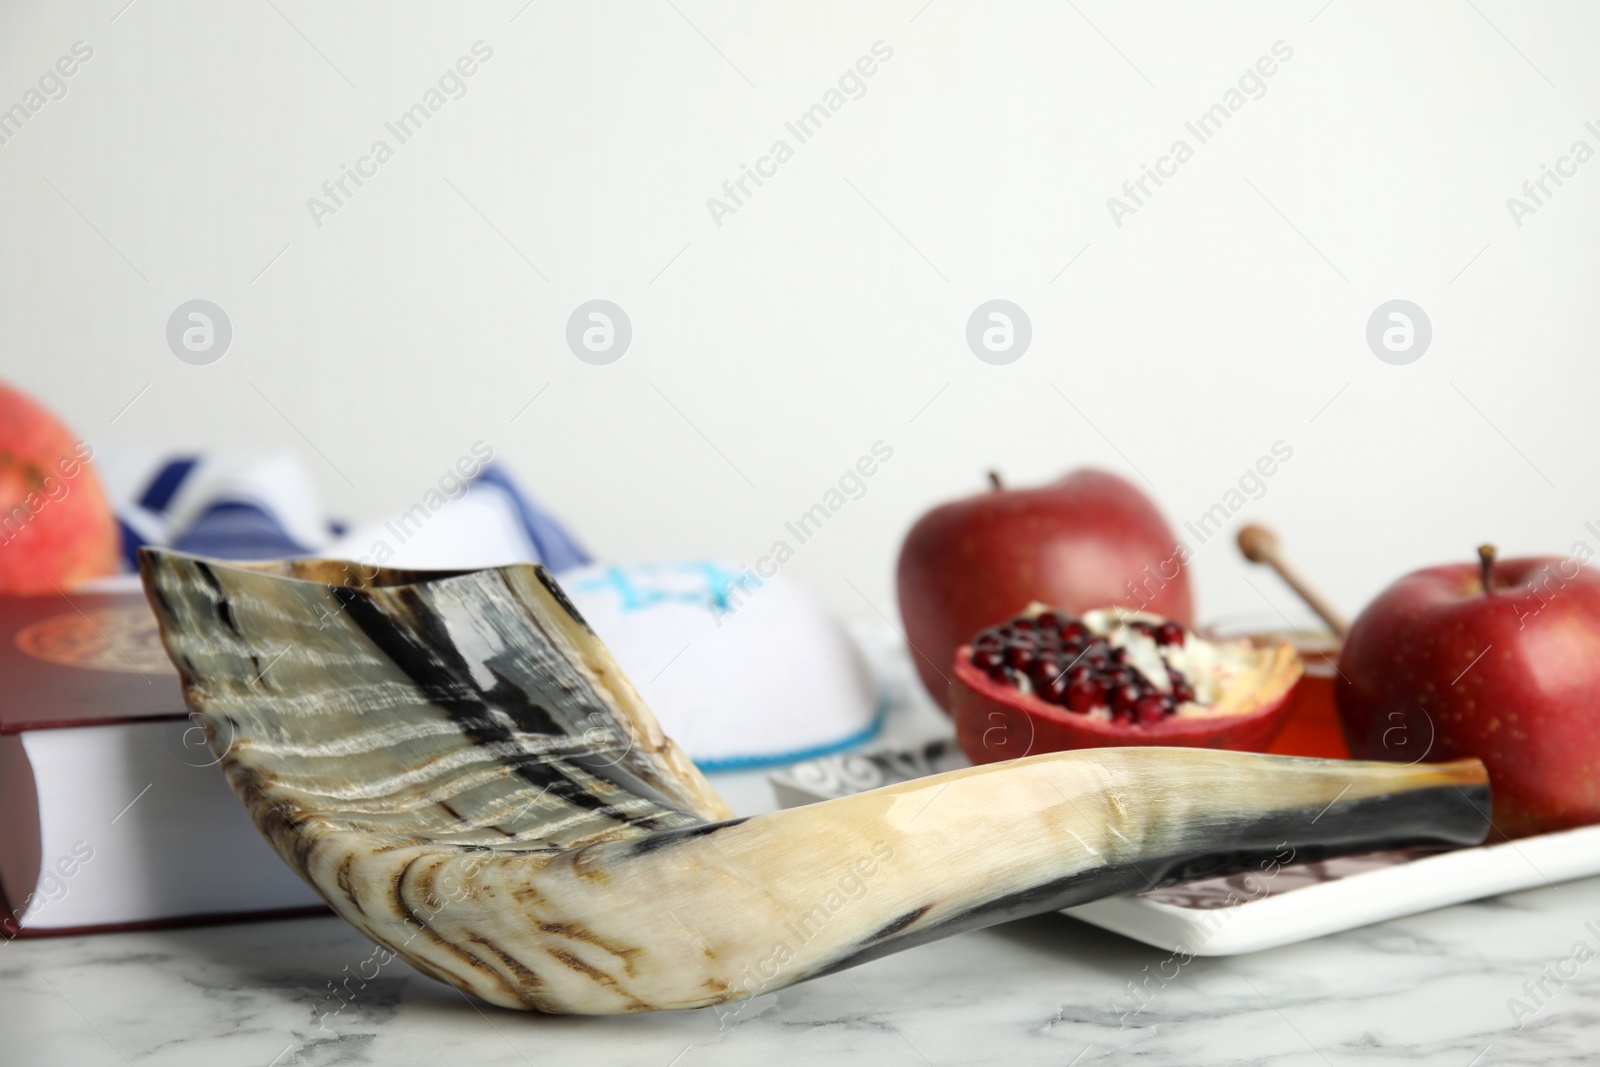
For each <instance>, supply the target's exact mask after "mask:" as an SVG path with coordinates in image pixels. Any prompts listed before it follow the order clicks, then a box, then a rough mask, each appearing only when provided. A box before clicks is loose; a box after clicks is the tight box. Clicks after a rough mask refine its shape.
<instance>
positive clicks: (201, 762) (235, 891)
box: [0, 592, 326, 939]
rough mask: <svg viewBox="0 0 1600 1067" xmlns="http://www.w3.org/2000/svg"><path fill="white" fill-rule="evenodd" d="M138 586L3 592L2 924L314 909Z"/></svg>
mask: <svg viewBox="0 0 1600 1067" xmlns="http://www.w3.org/2000/svg"><path fill="white" fill-rule="evenodd" d="M216 763H217V760H216V757H214V756H213V755H212V754H211V751H210V749H209V748H208V747H207V745H206V742H205V737H204V733H203V731H202V730H201V729H200V727H199V726H198V725H196V723H195V722H194V721H192V720H191V719H190V717H189V713H188V710H187V708H186V707H185V706H184V702H183V696H182V693H181V690H180V686H179V683H178V675H177V672H176V671H175V670H174V669H173V667H172V664H171V662H170V661H169V660H168V659H167V654H166V651H165V649H164V648H163V647H162V645H161V639H160V635H159V633H158V631H157V628H156V620H155V616H154V615H153V614H152V613H151V610H150V607H149V604H148V603H147V602H146V601H145V599H144V596H143V594H141V593H133V592H126V593H83V594H77V593H74V594H71V595H67V596H24V597H0V908H3V915H0V937H4V938H7V939H9V938H12V937H17V936H34V935H46V934H69V933H73V934H75V933H86V932H93V931H100V930H116V929H134V928H142V927H150V926H163V925H178V924H185V923H202V922H231V921H238V920H242V919H254V918H271V917H280V916H289V915H307V914H317V913H319V912H322V911H325V910H326V905H324V904H323V903H322V901H321V898H320V897H318V896H317V895H316V893H315V892H314V891H313V890H312V889H311V888H310V887H309V886H308V885H306V884H305V883H304V882H302V881H301V880H300V879H299V878H298V877H296V876H295V875H294V873H293V872H291V871H290V870H289V868H288V867H287V866H285V865H284V863H283V862H282V861H281V860H279V859H278V857H277V855H276V854H275V853H274V852H273V851H272V849H271V847H270V846H269V845H268V844H267V843H266V841H265V839H263V838H262V836H261V834H260V833H259V832H258V831H257V830H256V827H255V824H254V823H253V822H252V821H251V819H250V816H249V815H248V814H247V812H246V811H245V808H244V806H243V805H242V804H240V803H239V801H238V798H236V797H235V796H234V795H233V791H232V790H231V789H230V788H229V786H228V783H227V780H226V778H225V777H224V775H223V773H222V771H221V769H220V768H219V767H217V766H216Z"/></svg>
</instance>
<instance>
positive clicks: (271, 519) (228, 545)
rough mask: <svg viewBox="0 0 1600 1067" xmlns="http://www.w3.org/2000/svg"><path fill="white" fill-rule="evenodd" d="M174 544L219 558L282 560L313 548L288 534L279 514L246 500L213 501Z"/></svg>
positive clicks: (190, 550)
mask: <svg viewBox="0 0 1600 1067" xmlns="http://www.w3.org/2000/svg"><path fill="white" fill-rule="evenodd" d="M172 547H173V548H176V549H177V550H178V551H180V552H193V553H194V554H195V555H197V556H212V557H214V558H216V559H281V558H282V557H284V556H303V555H305V554H306V553H307V552H309V551H311V549H310V547H309V546H307V545H302V544H300V543H299V542H298V541H296V540H295V539H294V538H292V537H290V536H289V534H288V531H286V530H285V529H284V528H283V524H282V523H280V522H279V521H278V519H277V516H275V515H273V514H272V513H271V512H269V511H267V510H266V509H265V508H263V507H261V506H260V505H259V504H252V503H249V502H248V501H243V500H221V501H218V502H217V503H215V504H212V505H211V506H210V507H209V508H207V509H206V510H205V511H204V512H203V513H201V515H200V516H199V517H198V518H196V519H195V521H194V522H192V523H190V524H189V528H188V529H187V530H185V531H184V532H183V535H182V536H181V537H179V538H178V539H177V540H176V541H174V542H173V544H172Z"/></svg>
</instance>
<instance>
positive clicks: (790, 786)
mask: <svg viewBox="0 0 1600 1067" xmlns="http://www.w3.org/2000/svg"><path fill="white" fill-rule="evenodd" d="M967 765H968V764H967V760H966V758H965V757H964V756H963V755H962V754H961V752H960V750H959V749H956V747H955V745H954V743H953V742H935V743H933V744H932V745H928V746H926V747H925V748H922V749H919V750H913V751H903V752H886V753H874V754H871V755H849V756H831V757H828V758H826V759H819V760H808V761H806V762H804V763H797V764H794V765H793V766H791V767H787V768H785V769H783V770H781V771H778V772H776V773H774V774H773V775H771V778H770V780H771V782H772V786H773V790H774V792H775V793H776V794H777V797H778V802H779V803H780V804H782V805H783V806H784V807H794V806H796V805H798V804H805V803H811V802H813V801H817V800H827V799H831V798H833V797H837V796H846V795H848V794H850V793H856V792H861V791H863V790H866V789H875V788H877V787H878V786H880V785H890V784H892V783H894V782H901V781H907V780H910V779H912V778H917V777H921V776H922V775H927V774H934V773H938V772H941V771H946V770H954V769H956V768H958V767H963V766H967ZM1596 874H1600V826H1585V827H1581V828H1579V829H1576V830H1565V831H1562V832H1560V833H1553V834H1541V835H1539V836H1538V837H1526V838H1522V839H1521V840H1518V841H1511V842H1508V843H1505V844H1499V845H1480V846H1478V847H1476V848H1463V849H1457V850H1455V851H1453V852H1434V853H1416V852H1384V853H1369V854H1367V855H1364V856H1349V857H1345V858H1342V859H1335V860H1325V861H1323V862H1320V863H1309V864H1295V865H1291V866H1285V867H1282V868H1280V869H1279V872H1278V873H1277V874H1276V875H1274V876H1272V877H1270V878H1269V877H1267V876H1265V875H1263V874H1260V873H1255V872H1251V873H1246V874H1238V875H1231V876H1229V877H1227V878H1208V879H1204V880H1202V881H1197V882H1187V883H1184V884H1182V885H1174V886H1166V887H1163V888H1161V889H1154V890H1150V891H1148V892H1145V893H1139V894H1135V895H1133V896H1124V897H1109V898H1107V899H1105V900H1097V901H1094V902H1093V903H1090V904H1082V905H1079V906H1078V907H1076V908H1067V909H1065V911H1064V912H1063V914H1066V915H1070V916H1072V917H1073V918H1075V919H1081V920H1083V921H1084V922H1087V923H1093V924H1094V925H1095V926H1100V927H1104V928H1105V929H1107V930H1111V931H1114V932H1116V933H1119V934H1122V935H1123V936H1124V937H1131V938H1133V939H1134V940H1136V941H1143V942H1144V943H1145V944H1147V945H1154V946H1156V947H1157V948H1161V949H1166V950H1168V951H1172V952H1183V953H1186V954H1188V955H1191V956H1236V955H1239V954H1241V953H1245V952H1259V951H1261V950H1262V949H1268V948H1277V947H1279V946H1280V945H1290V944H1294V943H1295V942H1297V941H1307V940H1310V939H1311V938H1314V937H1322V936H1323V935H1324V934H1332V933H1338V932H1339V931H1341V930H1351V929H1354V928H1356V927H1358V926H1367V925H1369V924H1371V923H1377V922H1383V921H1385V920H1387V919H1395V918H1399V917H1400V916H1402V915H1414V914H1416V913H1418V912H1423V911H1430V910H1432V909H1434V908H1442V907H1446V906H1448V905H1451V904H1460V903H1462V902H1464V901H1468V900H1477V899H1479V898H1482V897H1489V896H1495V895H1496V894H1499V893H1510V892H1515V891H1516V890H1519V889H1533V888H1536V887H1538V886H1543V885H1553V884H1555V883H1556V882H1561V881H1568V880H1571V879H1574V878H1584V877H1588V876H1590V875H1596ZM1230 898H1231V900H1230Z"/></svg>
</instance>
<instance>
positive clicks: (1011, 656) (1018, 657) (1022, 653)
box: [1006, 642, 1033, 669]
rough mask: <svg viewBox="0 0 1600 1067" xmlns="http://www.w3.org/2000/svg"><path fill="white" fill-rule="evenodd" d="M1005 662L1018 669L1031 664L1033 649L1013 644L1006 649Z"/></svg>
mask: <svg viewBox="0 0 1600 1067" xmlns="http://www.w3.org/2000/svg"><path fill="white" fill-rule="evenodd" d="M1006 662H1007V663H1008V664H1010V665H1011V666H1013V667H1017V668H1019V669H1020V668H1022V667H1026V666H1027V665H1028V664H1030V663H1032V662H1033V648H1032V647H1031V646H1029V645H1023V644H1017V643H1014V642H1013V643H1012V644H1011V645H1009V646H1007V648H1006Z"/></svg>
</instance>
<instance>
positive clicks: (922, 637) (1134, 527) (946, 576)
mask: <svg viewBox="0 0 1600 1067" xmlns="http://www.w3.org/2000/svg"><path fill="white" fill-rule="evenodd" d="M990 479H991V482H992V483H993V484H992V488H991V489H990V491H988V492H985V493H980V494H978V495H977V496H970V497H967V498H966V499H965V500H956V501H952V502H951V503H948V504H942V505H940V506H939V507H936V508H934V509H933V510H932V511H930V512H928V513H927V514H926V515H924V516H922V518H920V519H918V520H917V522H916V525H914V526H912V528H911V532H910V533H908V534H907V535H906V539H905V543H904V544H903V545H901V547H900V562H899V566H898V568H897V571H896V579H895V580H896V588H897V590H898V593H899V599H900V617H901V619H902V620H903V621H904V623H905V627H906V638H907V640H908V642H909V643H910V645H911V649H912V659H913V661H914V662H915V663H916V665H917V673H918V674H919V675H920V676H921V678H922V684H923V685H924V686H926V687H927V689H928V692H929V693H930V694H931V695H932V696H933V699H934V700H936V701H937V702H938V703H939V706H940V707H942V708H944V709H946V710H949V708H950V701H951V698H952V693H951V689H950V686H951V681H952V680H951V678H950V664H951V663H952V662H953V660H954V657H955V653H956V649H957V648H959V647H960V646H961V645H963V644H964V643H966V641H967V639H968V638H969V637H971V636H972V635H973V634H975V633H977V632H978V631H979V630H980V629H982V628H983V627H985V626H987V625H989V624H990V623H995V622H999V621H1000V620H1002V619H1006V618H1009V617H1010V616H1012V615H1014V614H1016V613H1017V612H1019V611H1021V610H1022V609H1023V608H1024V607H1026V606H1027V605H1028V604H1029V603H1031V602H1033V601H1036V600H1037V601H1043V602H1045V603H1047V604H1051V605H1054V606H1055V607H1057V608H1059V609H1060V610H1062V611H1065V612H1069V613H1071V614H1082V613H1083V612H1085V611H1089V610H1091V609H1093V608H1104V607H1109V606H1112V605H1122V606H1125V607H1127V608H1129V609H1138V610H1143V611H1149V612H1154V613H1155V614H1158V615H1164V616H1166V617H1167V618H1170V619H1176V620H1177V621H1178V622H1181V623H1183V624H1184V625H1185V626H1187V625H1189V624H1190V623H1191V622H1192V615H1193V611H1194V607H1193V601H1192V600H1191V599H1190V595H1189V576H1188V573H1187V572H1186V571H1185V570H1184V561H1185V560H1186V559H1187V557H1188V553H1187V551H1186V550H1185V549H1184V548H1183V547H1182V545H1181V543H1180V542H1179V541H1178V539H1177V538H1176V537H1174V536H1173V533H1172V530H1171V528H1170V527H1169V526H1168V525H1167V523H1166V520H1165V519H1163V518H1162V517H1161V512H1160V511H1158V510H1157V509H1156V506H1155V504H1154V503H1152V502H1151V500H1150V499H1149V498H1148V497H1147V496H1145V495H1144V493H1142V492H1140V491H1139V490H1138V489H1137V488H1136V487H1135V486H1133V485H1131V484H1129V483H1128V482H1127V481H1125V480H1123V479H1122V478H1119V477H1117V476H1116V475H1114V474H1108V473H1106V472H1105V471H1097V470H1080V471H1074V472H1073V473H1071V474H1068V475H1067V476H1066V477H1064V478H1061V479H1060V480H1059V481H1055V482H1051V483H1050V484H1049V485H1043V486H1039V487H1037V488H1034V489H1006V488H1004V487H1002V486H1001V484H1000V480H999V478H997V477H996V476H994V475H992V474H991V475H990Z"/></svg>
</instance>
